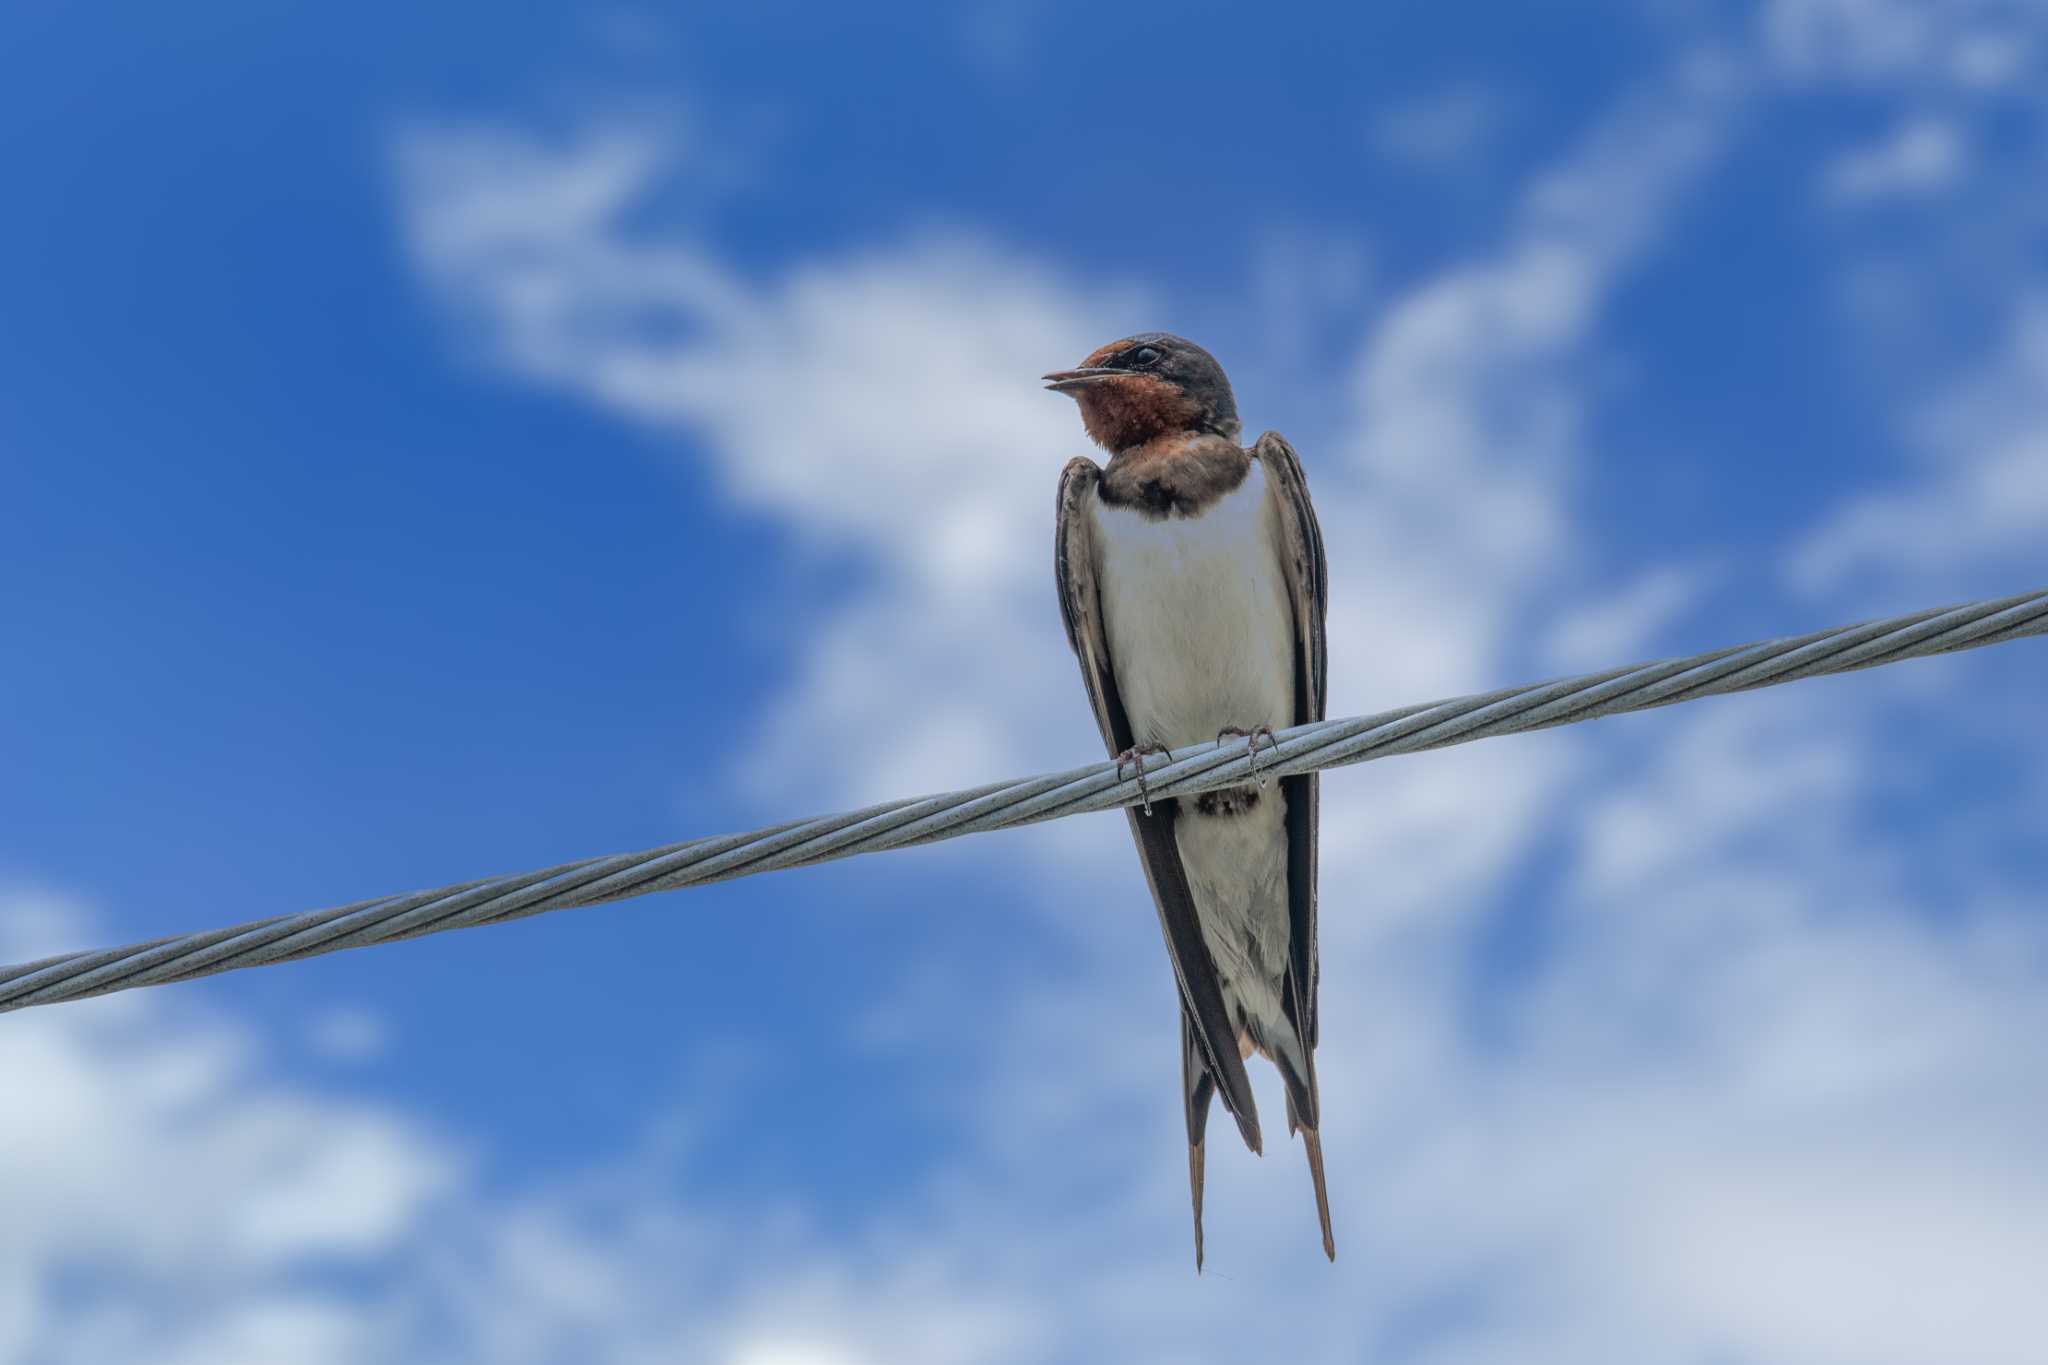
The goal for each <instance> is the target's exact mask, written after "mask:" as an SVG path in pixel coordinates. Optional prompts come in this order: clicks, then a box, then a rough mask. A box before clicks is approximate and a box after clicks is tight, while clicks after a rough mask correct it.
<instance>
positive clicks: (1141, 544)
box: [1095, 461, 1294, 748]
mask: <svg viewBox="0 0 2048 1365" xmlns="http://www.w3.org/2000/svg"><path fill="white" fill-rule="evenodd" d="M1095 515H1096V534H1097V537H1098V540H1097V545H1098V547H1099V551H1100V566H1101V567H1100V575H1101V590H1102V614H1103V626H1104V633H1105V634H1107V635H1108V637H1109V656H1110V663H1111V665H1112V666H1113V667H1114V668H1115V670H1116V683H1117V690H1118V691H1119V692H1120V693H1121V694H1122V695H1123V703H1124V711H1125V714H1127V715H1128V716H1129V717H1130V721H1131V733H1132V735H1133V737H1134V738H1135V739H1136V740H1137V742H1138V743H1140V744H1163V745H1166V746H1167V747H1168V748H1176V747H1178V746H1180V745H1183V744H1193V743H1194V742H1196V741H1197V740H1213V739H1214V738H1215V737H1216V732H1217V731H1218V730H1220V729H1223V728H1224V727H1225V726H1231V725H1234V726H1237V727H1239V728H1240V729H1245V730H1249V729H1251V728H1252V727H1254V726H1258V725H1270V726H1272V727H1274V728H1275V729H1279V728H1281V727H1282V726H1286V725H1291V724H1292V723H1293V722H1294V714H1293V712H1294V617H1293V612H1292V609H1291V608H1290V606H1289V604H1288V596H1287V586H1286V584H1285V582H1284V581H1283V580H1282V578H1281V570H1280V556H1279V553H1278V550H1277V548H1276V542H1275V535H1274V529H1275V528H1274V525H1273V511H1272V508H1271V507H1270V506H1269V505H1268V500H1267V492H1266V472H1265V470H1264V468H1263V467H1261V466H1260V465H1259V463H1258V462H1257V461H1253V462H1252V467H1251V470H1250V472H1248V473H1247V474H1246V475H1245V479H1244V482H1243V483H1241V484H1239V485H1238V487H1237V489H1236V490H1235V491H1234V492H1231V493H1228V494H1226V495H1225V496H1224V497H1223V498H1221V499H1220V500H1219V501H1218V502H1217V503H1216V505H1215V506H1213V507H1211V508H1209V509H1208V511H1206V512H1204V513H1203V514H1202V515H1201V516H1199V517H1165V518H1162V519H1159V520H1154V519H1152V518H1150V517H1147V516H1145V515H1144V514H1143V513H1140V512H1138V511H1135V510H1132V509H1130V508H1124V507H1111V506H1108V505H1106V504H1103V503H1099V502H1098V503H1097V504H1096V505H1095Z"/></svg>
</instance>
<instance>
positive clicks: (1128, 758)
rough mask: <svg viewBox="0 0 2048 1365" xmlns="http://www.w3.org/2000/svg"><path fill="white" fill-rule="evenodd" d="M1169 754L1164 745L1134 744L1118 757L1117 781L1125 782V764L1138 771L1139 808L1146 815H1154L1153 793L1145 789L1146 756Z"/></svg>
mask: <svg viewBox="0 0 2048 1365" xmlns="http://www.w3.org/2000/svg"><path fill="white" fill-rule="evenodd" d="M1167 752H1169V751H1168V749H1167V747H1166V746H1165V745H1164V744H1133V745H1132V746H1131V747H1130V748H1128V749H1126V750H1124V751H1123V752H1122V753H1120V754H1118V755H1117V756H1116V780H1117V781H1119V782H1121V781H1123V780H1124V764H1126V763H1128V764H1130V765H1131V766H1133V767H1135V768H1136V769H1137V770H1138V806H1139V808H1140V809H1141V810H1143V811H1144V812H1145V814H1147V815H1150V814H1151V813H1152V793H1151V792H1149V791H1147V790H1146V789H1145V755H1146V754H1163V753H1167Z"/></svg>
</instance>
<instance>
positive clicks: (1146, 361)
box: [1131, 346, 1159, 365]
mask: <svg viewBox="0 0 2048 1365" xmlns="http://www.w3.org/2000/svg"><path fill="white" fill-rule="evenodd" d="M1131 363H1132V364H1133V365H1157V364H1158V363H1159V351H1158V348H1157V347H1153V346H1140V347H1139V348H1138V349H1137V350H1135V351H1133V352H1131Z"/></svg>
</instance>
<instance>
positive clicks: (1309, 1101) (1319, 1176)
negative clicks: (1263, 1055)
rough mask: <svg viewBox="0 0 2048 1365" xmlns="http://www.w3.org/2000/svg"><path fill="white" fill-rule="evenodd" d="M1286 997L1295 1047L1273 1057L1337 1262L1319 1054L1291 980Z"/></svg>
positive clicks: (1326, 1249)
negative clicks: (1325, 1178)
mask: <svg viewBox="0 0 2048 1365" xmlns="http://www.w3.org/2000/svg"><path fill="white" fill-rule="evenodd" d="M1289 975H1290V977H1291V976H1292V973H1290V974H1289ZM1284 1000H1285V1002H1286V1004H1287V1005H1288V1006H1289V1009H1288V1014H1289V1016H1290V1018H1289V1022H1291V1023H1293V1024H1294V1025H1295V1028H1294V1036H1293V1038H1291V1039H1289V1040H1287V1041H1289V1042H1292V1043H1293V1044H1294V1046H1293V1047H1292V1048H1290V1047H1286V1046H1284V1045H1283V1046H1281V1047H1276V1048H1273V1049H1272V1054H1273V1060H1274V1062H1275V1063H1277V1064H1278V1066H1279V1068H1280V1076H1281V1078H1282V1079H1283V1080H1285V1081H1286V1083H1287V1132H1288V1134H1289V1135H1290V1136H1292V1135H1293V1134H1294V1132H1295V1131H1296V1130H1297V1129H1299V1130H1300V1132H1301V1145H1302V1147H1303V1148H1304V1149H1306V1150H1307V1152H1308V1173H1309V1177H1310V1178H1311V1179H1312V1180H1314V1181H1315V1185H1316V1218H1317V1220H1318V1221H1320V1222H1321V1223H1322V1225H1323V1254H1324V1255H1325V1256H1327V1257H1329V1258H1330V1259H1331V1260H1333V1261H1334V1260H1336V1259H1337V1239H1336V1238H1335V1237H1334V1236H1332V1235H1331V1233H1330V1191H1329V1190H1328V1188H1327V1187H1325V1185H1324V1184H1323V1138H1322V1133H1321V1129H1322V1099H1321V1096H1320V1094H1319V1093H1318V1087H1317V1086H1316V1054H1315V1049H1314V1048H1312V1047H1310V1046H1309V1044H1308V1040H1307V1039H1306V1038H1304V1037H1303V1036H1302V1034H1303V1030H1302V1028H1301V1026H1300V1023H1299V1021H1300V1019H1301V1015H1302V1012H1301V1009H1300V1006H1299V1003H1298V1002H1297V1001H1296V999H1295V998H1294V991H1293V982H1292V981H1291V980H1290V982H1289V991H1288V993H1287V995H1286V996H1285V997H1284Z"/></svg>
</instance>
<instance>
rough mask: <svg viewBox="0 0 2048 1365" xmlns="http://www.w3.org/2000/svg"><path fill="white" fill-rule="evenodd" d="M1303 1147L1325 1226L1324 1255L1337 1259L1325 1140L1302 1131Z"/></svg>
mask: <svg viewBox="0 0 2048 1365" xmlns="http://www.w3.org/2000/svg"><path fill="white" fill-rule="evenodd" d="M1301 1145H1302V1146H1303V1148H1305V1149H1306V1150H1307V1152H1308V1173H1309V1178H1310V1179H1312V1180H1314V1181H1315V1182H1316V1217H1317V1218H1318V1219H1319V1220H1321V1222H1322V1225H1323V1255H1325V1256H1327V1257H1329V1258H1330V1259H1331V1260H1333V1261H1334V1260H1336V1259H1337V1239H1336V1237H1335V1236H1333V1235H1332V1234H1331V1232H1330V1191H1329V1189H1328V1188H1327V1187H1325V1186H1324V1184H1323V1139H1322V1135H1321V1134H1320V1133H1318V1132H1316V1130H1315V1129H1313V1128H1304V1129H1302V1130H1301Z"/></svg>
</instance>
